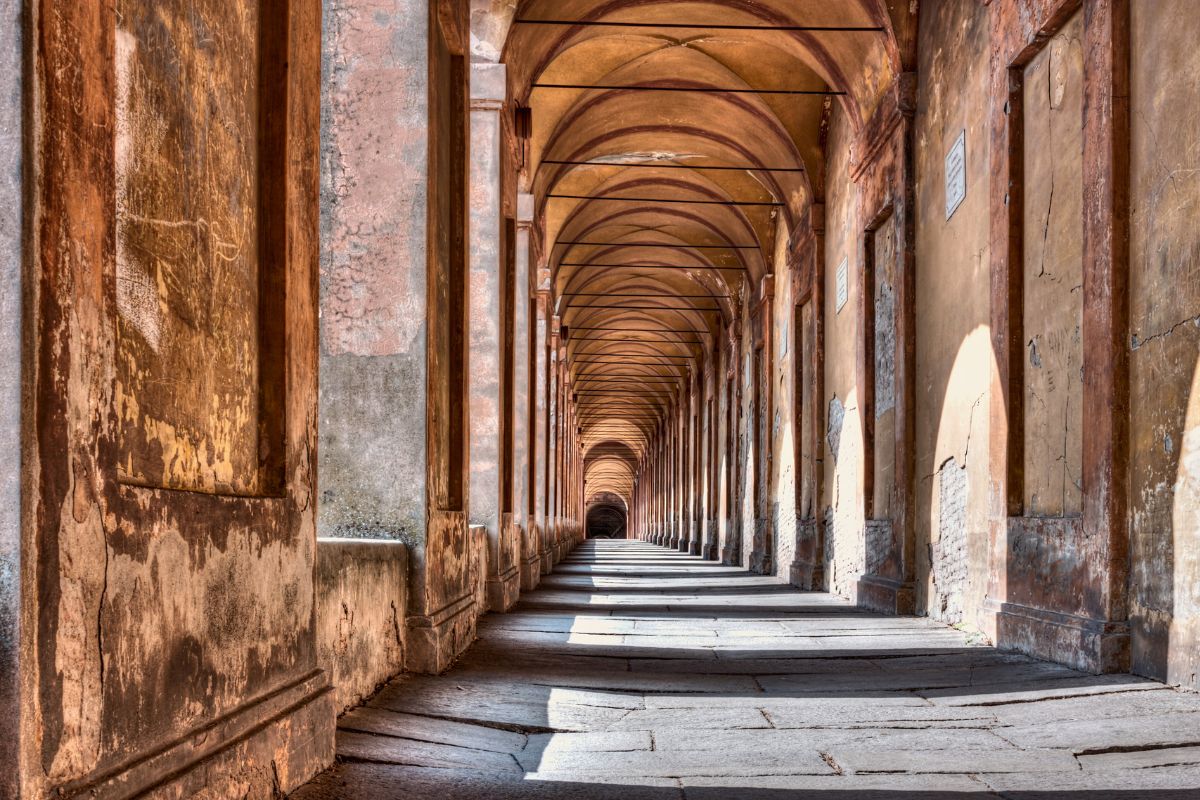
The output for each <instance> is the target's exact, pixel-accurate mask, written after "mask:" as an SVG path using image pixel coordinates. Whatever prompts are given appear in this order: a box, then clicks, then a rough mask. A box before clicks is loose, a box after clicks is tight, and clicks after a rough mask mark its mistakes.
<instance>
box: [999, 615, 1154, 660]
mask: <svg viewBox="0 0 1200 800" xmlns="http://www.w3.org/2000/svg"><path fill="white" fill-rule="evenodd" d="M988 606H989V610H991V609H992V608H995V611H996V646H997V647H999V648H1000V649H1002V650H1012V651H1016V652H1018V653H1024V654H1025V655H1028V656H1033V657H1034V658H1041V659H1044V660H1047V661H1055V662H1058V663H1059V664H1065V665H1066V666H1068V667H1071V668H1072V669H1077V670H1080V671H1082V672H1090V673H1093V674H1096V675H1099V674H1108V673H1114V672H1128V671H1129V651H1130V647H1129V644H1130V637H1129V623H1128V622H1124V621H1113V620H1103V619H1093V618H1090V617H1081V616H1076V615H1074V614H1061V613H1058V612H1055V611H1044V610H1042V609H1039V608H1031V607H1029V606H1023V605H1019V604H1017V603H1000V604H998V607H997V606H996V605H995V604H993V603H992V602H991V601H988Z"/></svg>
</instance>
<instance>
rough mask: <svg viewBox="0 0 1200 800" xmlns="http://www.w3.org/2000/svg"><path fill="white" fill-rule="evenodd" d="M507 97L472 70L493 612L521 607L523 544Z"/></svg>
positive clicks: (479, 375)
mask: <svg viewBox="0 0 1200 800" xmlns="http://www.w3.org/2000/svg"><path fill="white" fill-rule="evenodd" d="M506 92H507V81H506V75H505V67H504V65H503V64H488V63H476V64H472V65H471V150H470V152H471V191H470V203H471V218H470V253H469V256H470V264H471V291H470V303H471V307H470V342H471V344H470V365H471V369H470V377H469V382H468V391H469V393H470V408H471V417H470V419H471V436H470V443H471V449H470V475H471V487H470V491H469V493H468V496H469V498H470V502H469V507H468V522H469V523H470V524H472V525H482V526H483V527H484V528H485V529H486V530H487V536H488V563H487V594H488V608H490V609H492V610H494V611H507V610H508V609H509V608H511V607H512V605H513V603H515V602H516V601H517V595H518V594H519V592H520V583H521V579H520V574H519V570H518V568H517V561H518V560H519V550H520V543H519V542H518V540H517V530H516V528H515V527H514V525H513V520H512V515H511V513H510V514H507V515H503V516H502V514H501V509H502V507H503V506H502V499H501V497H500V491H501V488H500V487H501V476H500V469H501V454H502V453H503V452H504V447H503V446H502V443H501V441H500V438H501V435H502V430H503V427H502V425H501V421H500V414H501V409H502V408H503V407H504V393H505V391H507V390H508V387H506V386H504V385H503V384H504V375H503V370H502V369H501V364H502V363H503V356H504V354H503V352H502V349H503V347H504V337H503V336H501V330H502V327H501V326H502V325H503V324H511V321H510V320H505V319H503V309H504V303H503V302H502V297H503V295H502V292H503V291H504V289H505V288H507V287H505V286H504V273H505V271H506V269H505V266H506V265H505V264H504V263H503V259H504V246H503V235H502V229H503V225H504V221H503V219H501V216H500V160H501V149H500V148H501V144H500V112H501V110H502V109H503V108H504V97H505V94H506Z"/></svg>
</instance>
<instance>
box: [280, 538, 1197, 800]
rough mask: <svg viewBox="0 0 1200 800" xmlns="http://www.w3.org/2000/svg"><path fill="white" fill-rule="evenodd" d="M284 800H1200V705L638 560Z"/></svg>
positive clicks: (666, 556) (739, 573)
mask: <svg viewBox="0 0 1200 800" xmlns="http://www.w3.org/2000/svg"><path fill="white" fill-rule="evenodd" d="M294 796H295V797H296V798H298V799H299V800H335V799H336V800H342V799H343V798H344V799H345V800H359V799H360V798H371V799H372V800H374V798H379V800H393V799H395V800H407V799H408V798H413V799H414V800H415V799H416V798H437V799H439V800H440V799H441V798H453V800H476V798H478V799H479V800H482V799H483V798H487V800H534V799H536V800H549V799H550V798H555V799H557V798H570V799H572V800H574V799H575V798H579V800H607V799H608V798H614V800H615V798H621V800H785V799H786V800H796V798H812V800H918V798H919V799H920V800H941V799H942V798H945V799H946V800H950V799H951V798H954V799H955V800H975V799H976V798H981V799H982V798H1004V799H1005V800H1040V798H1043V797H1044V798H1047V799H1048V800H1050V799H1052V800H1138V799H1139V798H1141V797H1146V798H1149V799H1150V800H1184V798H1186V800H1200V695H1196V694H1186V693H1181V692H1177V691H1175V690H1173V689H1170V688H1167V687H1164V686H1162V685H1161V684H1158V683H1154V682H1152V681H1147V680H1144V679H1141V678H1136V677H1132V676H1128V675H1100V676H1096V675H1085V674H1081V673H1078V672H1074V671H1072V670H1070V669H1067V668H1065V667H1062V666H1059V665H1056V664H1049V663H1046V662H1040V661H1036V660H1034V659H1031V658H1028V657H1026V656H1022V655H1018V654H1013V653H1004V652H1000V651H997V650H996V649H994V648H992V647H989V646H986V643H984V642H982V641H981V640H980V639H979V637H978V636H973V635H971V634H968V633H965V632H963V631H959V630H956V629H954V628H951V627H949V626H946V625H942V624H940V623H938V622H935V621H933V620H930V619H924V618H910V617H887V616H882V615H877V614H871V613H868V612H865V611H862V610H860V609H857V608H855V607H854V606H852V605H850V604H849V603H848V602H847V601H846V600H844V599H842V598H838V597H834V596H832V595H828V594H822V593H817V592H799V591H794V590H792V589H790V588H789V587H787V586H786V585H785V584H783V583H782V582H780V581H778V580H776V579H774V578H770V577H764V576H761V575H751V574H749V573H748V572H746V571H744V570H740V569H736V568H732V567H722V566H719V565H714V564H712V563H711V562H704V561H702V560H699V559H697V558H696V557H694V556H687V555H684V554H681V553H676V552H674V551H670V550H666V549H663V548H657V547H654V546H651V545H646V544H644V543H634V542H615V541H614V542H594V543H588V544H586V545H584V546H582V547H580V548H579V549H578V550H576V552H575V553H573V554H572V555H571V556H570V557H569V558H568V559H567V560H565V561H564V562H563V563H561V564H559V565H558V567H557V569H556V572H555V574H552V575H549V576H546V577H545V579H544V580H543V582H542V585H541V587H540V588H539V589H537V590H536V591H534V592H531V593H529V594H527V595H526V596H524V597H523V598H522V601H521V603H519V604H518V606H517V607H516V608H515V609H514V610H513V611H512V612H511V613H509V614H504V615H491V616H488V617H485V618H484V619H483V620H482V621H481V623H480V626H479V639H478V641H477V642H476V643H475V644H474V646H473V647H471V649H470V650H468V652H467V653H466V654H465V655H464V656H463V658H462V659H461V660H460V661H459V662H458V663H457V664H456V665H455V666H454V668H453V669H451V670H450V671H449V672H447V673H446V674H444V675H440V676H419V677H418V676H408V677H404V678H401V679H398V680H396V681H393V682H392V683H391V684H389V685H388V686H387V687H385V688H384V689H383V690H382V691H381V692H379V693H378V694H377V695H376V696H375V697H373V698H372V699H371V700H370V701H369V702H368V703H367V704H366V705H365V706H363V707H361V708H359V709H356V710H353V711H351V712H349V713H347V714H346V715H345V716H343V717H342V718H341V720H340V726H339V734H338V763H337V764H336V766H335V767H334V768H333V769H331V770H329V771H328V772H326V773H324V774H323V775H321V776H319V777H318V778H317V779H316V780H315V781H313V782H312V783H310V784H308V785H307V786H305V787H302V789H301V790H300V791H298V792H297V793H296V794H295V795H294Z"/></svg>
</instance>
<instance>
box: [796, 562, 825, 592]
mask: <svg viewBox="0 0 1200 800" xmlns="http://www.w3.org/2000/svg"><path fill="white" fill-rule="evenodd" d="M788 583H790V584H791V585H792V586H795V587H796V588H797V589H804V590H805V591H821V590H822V589H824V588H825V565H824V564H814V563H812V562H810V561H793V562H792V566H791V569H790V571H789V574H788Z"/></svg>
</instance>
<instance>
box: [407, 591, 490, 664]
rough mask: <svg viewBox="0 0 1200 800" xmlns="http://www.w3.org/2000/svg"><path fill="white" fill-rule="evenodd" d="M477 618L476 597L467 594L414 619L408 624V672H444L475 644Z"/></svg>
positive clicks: (408, 621)
mask: <svg viewBox="0 0 1200 800" xmlns="http://www.w3.org/2000/svg"><path fill="white" fill-rule="evenodd" d="M478 618H479V609H478V608H477V605H476V600H475V594H474V592H470V593H468V594H465V595H463V596H462V597H460V598H458V599H457V600H454V601H452V602H451V603H449V604H448V605H446V606H445V607H443V608H442V609H440V610H438V611H436V612H434V613H433V614H429V615H413V616H410V617H409V618H408V620H407V624H408V658H407V659H406V660H405V668H406V669H407V670H408V671H409V672H420V673H424V674H427V675H437V674H440V673H442V672H445V671H446V670H447V669H449V668H450V666H451V665H452V664H453V663H454V661H455V660H456V659H457V658H458V657H459V656H460V655H462V654H463V652H464V651H465V650H466V649H467V648H468V647H469V646H470V645H471V642H473V641H475V622H476V620H477V619H478Z"/></svg>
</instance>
